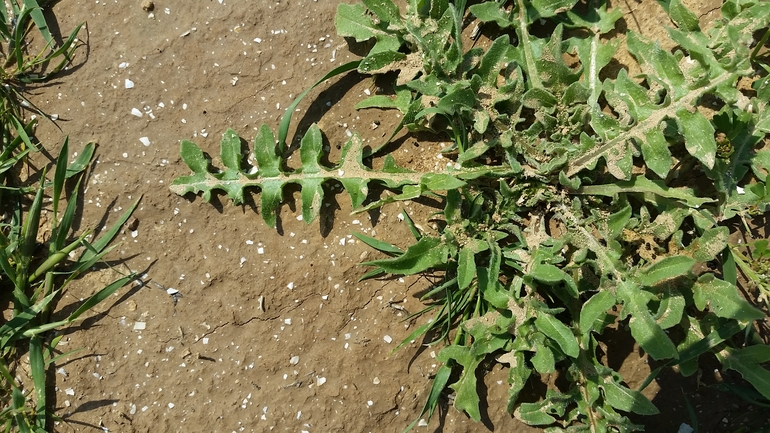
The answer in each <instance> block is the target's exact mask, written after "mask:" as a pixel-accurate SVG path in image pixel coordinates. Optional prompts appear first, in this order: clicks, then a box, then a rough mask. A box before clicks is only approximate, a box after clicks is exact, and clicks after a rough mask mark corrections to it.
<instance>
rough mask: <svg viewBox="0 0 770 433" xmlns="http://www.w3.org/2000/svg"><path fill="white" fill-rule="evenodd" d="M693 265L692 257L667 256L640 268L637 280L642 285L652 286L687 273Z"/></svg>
mask: <svg viewBox="0 0 770 433" xmlns="http://www.w3.org/2000/svg"><path fill="white" fill-rule="evenodd" d="M694 265H695V259H693V258H692V257H687V256H669V257H666V258H663V259H661V260H659V261H657V262H655V263H653V264H652V265H650V266H647V267H646V268H643V269H641V272H640V275H639V276H638V277H637V281H639V284H641V285H642V286H646V287H654V286H655V285H657V284H660V283H661V282H663V281H665V280H669V279H672V278H677V277H681V276H686V275H688V274H689V272H690V270H691V269H692V267H693V266H694Z"/></svg>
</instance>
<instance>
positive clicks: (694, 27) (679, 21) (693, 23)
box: [658, 0, 700, 32]
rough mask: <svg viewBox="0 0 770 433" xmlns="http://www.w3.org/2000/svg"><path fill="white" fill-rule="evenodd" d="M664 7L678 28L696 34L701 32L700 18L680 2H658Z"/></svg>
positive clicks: (662, 0)
mask: <svg viewBox="0 0 770 433" xmlns="http://www.w3.org/2000/svg"><path fill="white" fill-rule="evenodd" d="M658 3H660V4H661V5H662V6H663V9H664V10H665V11H666V13H667V14H668V16H669V17H671V20H672V21H673V22H674V23H676V25H677V27H680V28H682V29H685V30H688V31H691V32H695V31H698V30H700V28H699V26H698V17H697V16H696V15H695V14H694V13H692V11H690V10H689V9H687V7H686V6H685V5H683V4H682V2H681V1H680V0H658Z"/></svg>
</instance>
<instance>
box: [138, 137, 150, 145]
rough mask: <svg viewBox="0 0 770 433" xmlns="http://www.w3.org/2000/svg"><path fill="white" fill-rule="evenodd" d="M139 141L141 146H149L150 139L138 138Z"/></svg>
mask: <svg viewBox="0 0 770 433" xmlns="http://www.w3.org/2000/svg"><path fill="white" fill-rule="evenodd" d="M139 141H141V142H142V144H144V145H145V146H149V145H150V139H149V138H147V137H139Z"/></svg>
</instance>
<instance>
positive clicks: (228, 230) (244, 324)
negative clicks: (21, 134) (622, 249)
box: [32, 0, 745, 433]
mask: <svg viewBox="0 0 770 433" xmlns="http://www.w3.org/2000/svg"><path fill="white" fill-rule="evenodd" d="M346 2H351V3H352V0H351V1H348V0H346ZM338 3H339V1H337V0H321V1H311V0H277V1H267V0H259V1H249V0H224V1H222V0H195V1H192V0H158V1H156V2H155V8H154V10H153V11H152V12H148V11H145V10H143V8H142V2H141V1H139V0H131V1H127V0H98V1H95V0H88V1H85V0H64V1H60V2H58V3H57V4H56V5H55V7H54V8H53V13H52V14H49V15H50V16H51V19H53V20H55V22H56V24H57V25H56V27H58V28H59V29H61V33H65V34H66V33H68V32H69V31H70V29H72V28H74V26H75V25H77V24H78V23H80V22H86V26H85V27H84V30H83V31H82V32H81V39H82V40H83V42H84V46H82V47H81V49H80V50H79V51H78V55H77V58H76V61H75V65H74V67H72V68H70V69H69V70H68V72H67V73H66V74H63V75H62V76H61V77H60V79H58V80H56V81H55V82H53V83H51V84H50V85H48V86H46V87H43V88H38V89H36V91H35V95H34V96H33V97H32V100H33V101H34V102H35V103H36V104H37V105H38V106H39V107H40V108H41V109H42V110H44V111H45V112H47V113H49V114H57V115H58V116H59V121H57V122H56V124H53V123H51V122H42V124H41V126H40V127H39V129H38V137H39V138H40V139H41V141H42V142H43V143H45V145H46V147H47V149H48V150H49V152H50V153H51V154H52V155H56V154H57V149H58V146H59V143H61V142H62V140H63V138H64V136H65V135H69V140H70V149H71V152H72V153H73V155H72V156H73V157H74V156H75V153H76V151H77V150H80V149H82V147H83V146H84V145H85V144H86V143H87V142H89V141H94V142H96V143H98V144H99V147H98V150H97V161H96V163H95V164H94V166H93V169H92V171H91V172H90V173H89V175H88V178H87V186H86V187H85V193H84V195H83V199H82V200H83V214H82V223H81V226H80V229H81V230H83V229H86V228H95V229H96V230H97V231H98V230H103V229H104V227H105V226H108V225H109V224H110V223H111V222H112V221H114V220H115V219H116V218H117V216H118V215H119V214H120V212H121V211H122V210H124V209H126V208H128V207H129V206H130V205H131V203H132V202H133V201H134V200H136V199H137V198H139V197H141V204H140V206H139V208H138V210H137V211H136V212H135V217H136V218H137V219H138V221H139V223H138V226H137V228H136V231H135V232H133V233H132V232H131V231H130V230H126V231H124V232H123V233H122V238H121V241H122V243H121V244H120V246H119V247H118V249H117V250H116V251H115V252H114V254H112V255H111V256H110V260H111V263H112V264H114V265H115V267H116V269H117V270H119V271H122V272H128V270H131V271H136V272H138V273H140V274H141V275H142V279H143V281H144V282H146V283H147V284H144V285H140V284H136V285H133V286H131V287H127V288H124V289H122V290H121V291H120V292H119V293H118V294H117V295H116V296H115V297H114V299H110V300H108V301H107V302H105V303H104V304H103V305H101V306H99V307H98V308H97V311H96V312H95V313H94V314H93V315H92V316H91V317H90V318H88V319H87V320H85V321H84V322H82V323H81V324H80V325H78V326H75V327H72V328H69V329H67V330H65V331H64V332H65V333H66V336H65V338H64V339H63V341H62V343H61V344H60V345H59V349H61V350H62V351H69V350H78V349H79V351H78V352H76V353H73V354H70V355H68V356H66V357H65V358H63V359H62V360H61V361H60V362H59V363H57V365H56V370H57V373H56V374H55V386H56V389H55V402H54V404H55V408H56V409H55V412H56V413H57V414H58V415H59V416H60V417H61V418H62V420H61V421H59V422H57V423H56V427H55V428H56V431H61V432H69V431H83V432H90V431H111V432H160V431H163V432H172V431H184V432H241V431H245V432H263V431H291V432H300V431H307V432H386V431H387V432H391V431H392V432H397V431H401V430H403V428H404V427H405V426H407V425H408V424H409V423H410V422H411V421H412V420H413V419H415V417H416V416H417V415H418V414H419V412H420V409H421V407H422V404H423V402H424V400H425V398H426V396H427V392H428V390H429V387H430V385H431V381H430V378H431V375H432V374H433V373H434V372H435V371H436V369H437V367H438V366H437V363H436V361H435V360H434V359H433V356H434V355H435V352H434V350H435V351H438V348H430V347H421V346H420V344H419V343H420V342H419V341H417V342H413V343H412V344H409V345H407V346H406V347H404V348H403V349H401V350H399V351H397V352H395V353H392V354H391V352H392V351H393V349H394V348H395V347H396V345H397V344H398V343H399V342H400V341H402V340H403V339H404V338H405V337H406V336H407V335H409V333H410V332H411V331H412V330H413V329H414V327H415V326H417V325H419V324H420V323H422V321H423V320H425V319H424V318H423V319H417V320H416V321H403V319H404V318H405V317H406V313H407V312H415V311H418V310H419V309H421V308H422V305H421V303H420V302H419V301H418V300H417V299H416V298H415V294H416V293H418V292H419V291H420V290H422V289H423V288H425V287H426V286H427V284H429V281H427V280H426V279H425V278H410V279H389V280H373V281H365V282H358V279H359V278H360V277H361V275H363V274H364V273H365V271H366V269H365V268H362V267H360V266H357V263H359V262H360V261H361V260H362V259H365V258H367V257H369V258H371V257H374V253H373V252H372V251H371V250H370V248H368V247H366V246H365V245H363V244H361V243H360V242H357V241H355V239H353V238H352V237H351V232H352V231H360V232H363V233H367V234H369V235H375V234H377V235H378V236H380V237H381V238H383V239H384V240H387V241H389V242H392V243H395V244H399V245H401V246H406V245H408V243H409V236H410V235H409V232H408V229H407V227H406V226H405V224H404V223H403V222H402V221H401V220H400V219H399V218H398V217H397V216H398V213H399V212H400V211H401V209H402V208H404V209H406V210H407V211H408V212H409V213H410V214H411V215H414V216H415V218H416V220H417V221H425V219H426V218H425V217H426V216H427V215H428V214H429V212H430V211H431V209H426V208H424V207H421V206H420V205H418V204H404V205H398V206H396V205H393V206H386V207H385V208H383V209H382V211H381V213H380V214H379V215H375V216H376V218H372V215H368V214H362V215H350V214H349V213H350V203H349V199H348V198H347V196H346V195H345V194H332V195H331V197H330V198H329V199H328V200H327V202H326V204H325V208H324V212H323V214H322V216H321V218H320V221H316V222H314V223H312V224H310V225H308V224H306V223H305V222H304V221H301V220H300V218H299V215H300V212H299V210H298V209H297V205H298V204H299V201H298V194H297V192H295V193H294V199H295V200H296V202H292V200H289V203H288V204H287V205H285V206H283V207H282V209H281V212H280V225H279V229H278V230H273V229H270V228H268V227H267V226H266V225H265V224H264V223H263V221H262V220H261V216H260V215H258V212H257V208H258V205H256V204H255V201H254V200H252V201H250V202H248V203H247V204H246V205H244V206H233V205H232V204H231V203H230V201H229V199H226V198H224V197H215V198H214V200H213V202H212V203H211V204H209V203H205V202H204V201H203V200H202V199H201V198H200V197H194V196H188V197H179V196H176V195H174V194H172V193H171V192H170V191H169V189H168V185H169V184H170V182H171V181H172V180H173V179H174V178H176V177H177V176H180V175H186V174H188V169H187V168H186V167H185V166H184V164H183V163H182V161H181V159H180V157H179V142H180V140H182V139H188V140H192V141H194V142H195V143H197V144H198V145H199V146H201V148H203V149H204V151H206V152H208V153H209V154H211V155H218V153H219V152H218V149H219V139H220V138H221V134H222V133H223V132H224V131H225V130H226V129H227V128H234V129H235V130H237V131H238V132H239V133H240V135H241V136H242V137H243V138H244V139H246V140H251V139H252V137H253V136H254V135H255V130H256V129H257V128H258V127H259V126H260V125H261V124H263V123H266V124H268V125H269V126H271V127H272V128H274V129H275V128H277V125H278V122H279V119H280V116H281V115H282V114H283V112H284V109H285V107H286V106H288V105H289V104H290V103H291V102H292V100H293V98H294V97H295V96H296V95H297V94H299V93H300V92H301V91H302V90H304V89H305V88H307V87H308V86H309V85H310V84H311V83H312V82H314V81H315V80H316V79H317V78H319V77H321V76H323V75H324V74H325V73H326V72H327V71H329V70H330V69H332V68H333V67H335V66H337V65H340V64H342V63H343V62H346V61H348V60H350V59H353V58H355V56H354V55H352V54H351V53H350V51H349V48H348V45H347V43H346V42H345V41H344V40H343V39H342V38H339V37H337V36H336V35H335V30H334V13H335V10H336V6H337V4H338ZM617 6H618V7H620V8H623V9H624V11H626V12H629V11H630V10H633V11H634V14H633V16H632V15H631V14H630V13H628V14H627V19H626V20H625V22H626V25H627V26H628V27H629V28H632V29H634V30H636V29H637V26H639V28H643V29H645V30H644V31H643V33H645V34H647V35H648V36H649V33H650V32H649V31H648V30H647V29H651V28H653V24H655V25H658V26H659V24H660V23H665V20H661V19H660V16H661V14H662V12H661V11H660V10H659V6H658V5H657V3H655V2H646V1H645V2H644V3H637V2H634V1H628V2H624V1H622V2H619V3H618V4H617ZM691 6H692V5H691ZM696 6H697V8H696V9H697V10H700V11H702V13H703V14H704V17H705V18H706V19H708V17H709V16H710V15H708V11H709V10H710V9H713V6H709V5H708V4H706V3H704V4H703V5H696ZM482 43H483V41H482ZM131 86H132V87H131ZM371 86H372V82H371V81H370V79H367V78H365V77H361V76H358V75H357V74H350V75H348V76H346V77H345V78H343V79H340V80H336V81H335V82H334V83H330V84H327V85H326V86H324V88H323V89H322V90H321V91H314V92H313V93H311V97H310V98H309V99H308V100H307V101H305V102H304V103H303V104H302V105H300V108H299V113H297V116H296V117H295V120H294V123H295V124H296V125H299V126H298V128H299V130H300V131H303V130H304V129H306V128H307V127H308V125H309V124H310V123H311V122H318V123H319V124H320V125H321V127H322V129H323V131H324V133H325V134H326V136H327V138H328V140H329V143H330V144H331V145H332V146H335V145H336V144H340V143H341V142H342V141H343V140H345V139H346V133H347V131H357V132H359V133H361V134H362V136H363V137H364V139H365V140H368V141H369V142H370V143H372V144H378V143H379V142H381V141H382V140H383V137H384V136H385V135H386V134H389V133H390V130H391V128H392V126H393V124H394V123H395V120H394V117H393V116H391V114H392V113H380V112H355V111H354V110H353V109H352V107H353V105H354V104H355V103H356V102H357V101H359V100H361V99H362V98H363V97H365V91H366V90H367V89H369V88H370V87H371ZM129 87H131V88H129ZM133 109H136V110H138V112H139V113H141V114H142V115H141V116H136V115H132V110H133ZM374 122H379V123H380V126H379V127H378V128H377V129H373V128H372V124H373V123H374ZM143 141H144V142H143ZM397 143H398V144H399V145H400V148H399V149H398V150H397V151H396V153H395V154H396V155H397V157H398V159H399V161H400V162H402V163H403V164H406V165H409V164H411V166H421V167H430V166H436V165H437V164H441V163H442V162H441V160H440V158H439V157H438V156H437V154H438V152H437V150H438V148H439V143H427V144H424V143H418V142H417V141H416V140H415V139H414V138H406V139H402V140H399V141H397ZM215 161H216V157H215ZM42 163H44V161H43V162H41V164H42ZM257 203H258V202H257ZM423 224H424V223H423ZM114 278H116V274H115V273H114V272H113V271H102V272H97V273H93V274H91V275H89V276H87V277H85V278H83V279H81V280H80V281H78V282H77V284H76V285H75V286H73V288H72V290H71V291H70V292H68V293H67V294H66V295H65V296H64V298H63V299H62V300H61V301H60V302H59V308H60V309H61V310H62V311H67V309H68V308H71V306H72V305H73V304H75V303H77V301H78V299H80V298H83V297H85V296H88V295H89V294H91V293H93V292H95V291H96V290H98V289H99V288H101V287H103V286H104V285H105V284H107V283H109V282H110V281H111V280H112V279H114ZM152 282H154V283H158V284H160V285H162V286H164V287H170V288H175V289H177V290H179V291H180V293H181V294H182V295H183V297H182V298H180V299H179V300H178V303H177V304H176V306H175V305H174V300H173V299H172V298H171V297H170V296H169V295H168V294H167V293H166V291H165V290H163V289H160V288H158V287H156V286H155V285H154V284H153V283H152ZM141 327H144V328H143V329H140V328H141ZM617 338H618V339H620V340H622V339H623V338H625V340H626V341H627V340H628V339H629V338H630V337H628V336H625V337H624V336H623V335H619V336H618V337H617ZM627 349H628V350H626V351H625V352H623V351H621V352H619V353H621V354H622V357H620V358H619V360H618V359H617V358H615V359H613V362H616V364H617V365H618V366H622V369H621V373H622V374H624V377H626V379H627V380H628V382H629V384H631V385H634V384H635V383H638V382H639V381H641V380H642V379H643V378H644V377H645V376H646V374H647V372H649V366H648V365H647V364H646V359H645V358H644V357H640V356H638V354H637V353H636V352H634V350H633V348H627ZM506 377H507V373H506V371H505V369H503V367H502V366H500V365H495V364H493V365H492V366H491V371H490V372H489V373H488V374H487V375H486V376H485V377H484V386H482V387H481V389H480V391H481V392H482V395H483V396H484V398H485V402H484V404H485V405H486V407H485V408H484V410H483V412H484V413H485V419H484V423H483V424H476V423H473V422H472V421H470V420H468V419H467V417H466V416H465V415H463V414H461V413H459V412H458V411H456V410H455V409H453V408H451V406H449V405H451V403H448V402H447V401H446V400H444V407H443V412H442V413H441V414H437V416H434V418H433V419H432V420H431V423H430V425H429V426H427V427H424V426H421V427H418V428H417V429H416V430H415V431H418V432H424V431H447V432H482V431H506V432H521V433H524V432H530V431H532V432H534V431H539V429H533V428H529V427H527V426H523V425H521V424H520V423H519V422H517V421H516V420H515V419H513V418H512V417H511V416H510V415H508V414H506V413H505V409H504V408H505V403H506V391H507V390H506V388H507V386H506V384H505V380H506ZM546 380H548V378H546ZM671 383H673V382H671ZM692 385H694V382H692V383H691V382H686V386H688V387H689V388H686V389H695V387H694V386H692ZM538 389H539V388H538V387H537V386H535V385H533V387H532V390H531V391H532V393H533V395H536V393H537V391H538ZM661 389H662V390H663V391H665V392H666V394H665V397H664V398H662V397H660V396H661V395H663V394H660V393H658V391H660V390H661ZM648 391H649V393H650V394H649V395H650V397H655V394H656V393H658V395H659V396H658V397H655V401H656V403H657V402H661V403H665V404H663V405H661V406H665V407H662V409H663V411H664V414H663V415H662V416H660V417H656V418H653V419H644V420H639V422H642V423H645V424H647V426H648V431H655V432H675V431H676V429H677V428H678V426H679V424H680V423H681V422H686V421H689V418H688V416H687V412H686V409H685V408H684V402H683V401H682V398H681V395H682V394H681V390H680V388H679V385H678V384H676V385H670V384H665V385H660V384H653V385H652V386H651V387H650V388H648ZM709 392H711V391H709ZM713 395H714V394H713V392H712V394H708V393H705V392H704V393H692V394H690V398H691V399H692V400H691V401H693V404H695V405H698V404H706V403H707V402H709V401H713V399H714V397H713ZM720 396H722V398H724V396H723V395H721V394H720ZM732 403H734V406H735V407H732V406H730V404H732ZM719 407H720V408H721V409H720V410H719V411H715V410H714V409H713V408H712V407H710V406H707V407H700V408H699V409H698V410H701V411H702V412H704V417H705V416H706V415H708V417H709V419H711V418H714V419H713V423H712V424H711V426H713V428H727V425H730V426H736V425H742V424H740V423H738V424H736V423H737V422H738V421H737V420H736V417H737V416H738V415H740V414H742V413H744V412H745V410H744V409H745V406H744V405H742V404H741V403H739V402H733V401H732V398H731V400H730V401H725V400H722V401H720V406H719ZM704 409H705V411H704ZM722 418H724V419H725V420H727V423H728V424H724V423H722ZM702 428H707V427H706V426H705V425H704V424H702ZM702 431H717V430H708V429H707V430H702Z"/></svg>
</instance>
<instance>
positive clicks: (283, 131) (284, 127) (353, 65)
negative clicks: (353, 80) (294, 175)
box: [278, 60, 361, 154]
mask: <svg viewBox="0 0 770 433" xmlns="http://www.w3.org/2000/svg"><path fill="white" fill-rule="evenodd" d="M359 63H361V61H360V60H354V61H352V62H348V63H345V64H344V65H341V66H338V67H336V68H334V69H332V70H331V71H330V72H329V73H328V74H326V75H324V76H323V77H321V79H320V80H318V81H316V82H315V83H313V85H312V86H310V87H308V88H307V90H305V91H304V92H302V93H300V94H299V96H297V98H296V99H295V100H294V102H292V103H291V105H289V106H288V107H287V108H286V113H284V115H283V117H282V118H281V123H280V125H279V126H278V151H279V152H280V153H281V154H283V152H284V151H285V150H286V136H287V135H288V134H289V125H290V124H291V116H292V115H293V114H294V110H295V109H296V108H297V105H299V103H300V102H301V101H302V99H304V98H305V96H307V94H308V93H309V92H310V91H311V90H313V89H314V88H316V86H318V85H319V84H321V83H323V82H324V81H326V80H328V79H329V78H332V77H335V76H337V75H340V74H344V73H345V72H349V71H352V70H354V69H357V68H358V64H359Z"/></svg>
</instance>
